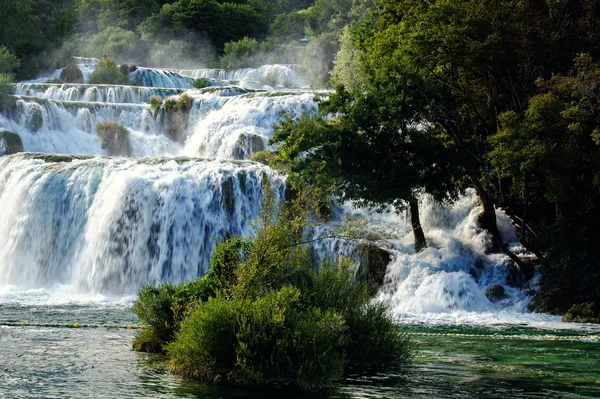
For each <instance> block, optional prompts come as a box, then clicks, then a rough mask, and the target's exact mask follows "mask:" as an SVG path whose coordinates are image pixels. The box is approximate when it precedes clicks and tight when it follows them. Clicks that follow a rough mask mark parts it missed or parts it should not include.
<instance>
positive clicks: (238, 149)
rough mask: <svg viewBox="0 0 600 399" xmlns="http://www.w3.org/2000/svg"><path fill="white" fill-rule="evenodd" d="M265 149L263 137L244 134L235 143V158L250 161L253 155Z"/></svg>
mask: <svg viewBox="0 0 600 399" xmlns="http://www.w3.org/2000/svg"><path fill="white" fill-rule="evenodd" d="M264 149H265V143H264V142H263V139H262V137H260V136H257V135H255V134H246V133H243V134H241V135H240V137H239V138H238V139H237V142H236V143H235V150H234V151H233V158H235V159H249V158H250V157H251V156H252V155H253V154H256V153H258V152H261V151H263V150H264Z"/></svg>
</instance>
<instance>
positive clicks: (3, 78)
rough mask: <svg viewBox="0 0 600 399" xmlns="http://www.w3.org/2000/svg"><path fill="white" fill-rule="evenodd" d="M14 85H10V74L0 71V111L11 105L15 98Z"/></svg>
mask: <svg viewBox="0 0 600 399" xmlns="http://www.w3.org/2000/svg"><path fill="white" fill-rule="evenodd" d="M14 94H15V87H14V86H13V85H12V75H11V74H8V73H0V111H2V110H4V109H8V108H10V107H12V106H13V105H14V104H15V102H16V100H15V97H14Z"/></svg>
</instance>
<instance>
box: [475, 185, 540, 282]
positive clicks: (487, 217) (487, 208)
mask: <svg viewBox="0 0 600 399" xmlns="http://www.w3.org/2000/svg"><path fill="white" fill-rule="evenodd" d="M472 182H473V185H474V186H475V190H476V191H477V195H478V197H479V202H480V204H481V206H482V207H483V212H482V213H481V214H480V215H479V225H480V227H481V228H483V229H485V230H487V231H489V232H490V234H491V235H492V246H491V248H490V252H500V251H502V252H503V253H504V254H505V255H507V256H508V257H509V258H510V259H511V260H512V261H513V262H514V263H515V267H516V269H517V270H516V272H517V274H519V275H522V276H523V275H524V276H525V278H526V279H529V278H531V276H533V273H532V270H530V269H531V267H530V266H528V265H526V264H525V263H523V261H522V260H521V259H519V257H518V256H517V255H515V254H513V253H512V252H511V251H510V250H509V249H508V247H507V246H506V245H505V244H504V242H503V241H502V237H500V231H499V230H498V223H497V221H496V207H495V205H494V201H493V199H492V197H491V196H490V195H489V193H488V192H487V191H486V190H485V189H484V188H483V187H482V186H481V184H480V183H479V181H478V180H476V179H472ZM514 280H515V283H521V281H519V280H520V278H519V277H518V276H516V277H515V278H514Z"/></svg>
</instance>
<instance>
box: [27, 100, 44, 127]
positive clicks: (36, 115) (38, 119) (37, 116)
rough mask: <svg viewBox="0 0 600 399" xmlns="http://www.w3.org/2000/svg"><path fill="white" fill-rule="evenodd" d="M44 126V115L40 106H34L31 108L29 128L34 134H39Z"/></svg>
mask: <svg viewBox="0 0 600 399" xmlns="http://www.w3.org/2000/svg"><path fill="white" fill-rule="evenodd" d="M43 124H44V114H43V113H42V107H41V106H40V105H39V104H32V105H31V106H30V108H29V118H28V120H27V128H28V129H29V130H31V131H32V132H38V131H39V130H40V129H41V128H42V125H43Z"/></svg>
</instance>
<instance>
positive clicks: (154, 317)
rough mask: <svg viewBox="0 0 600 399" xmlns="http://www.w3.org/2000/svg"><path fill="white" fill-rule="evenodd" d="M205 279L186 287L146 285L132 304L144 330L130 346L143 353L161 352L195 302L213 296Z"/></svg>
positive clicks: (184, 285) (185, 285)
mask: <svg viewBox="0 0 600 399" xmlns="http://www.w3.org/2000/svg"><path fill="white" fill-rule="evenodd" d="M206 281H207V280H206V279H202V280H197V281H191V282H189V283H186V284H181V285H173V284H169V283H163V284H160V285H159V286H158V287H152V286H146V287H144V288H142V290H141V291H140V293H139V294H138V299H137V300H136V301H135V302H134V304H133V310H134V311H135V312H136V314H137V315H138V317H139V318H140V321H141V322H142V323H143V324H144V325H145V326H146V327H147V328H145V329H143V330H142V331H141V333H140V334H139V335H138V336H137V337H136V339H135V341H134V343H133V347H134V349H136V350H139V351H143V352H160V351H162V347H163V345H164V344H165V343H167V342H170V341H171V340H173V337H174V334H175V331H177V329H178V327H179V324H180V323H181V321H182V320H183V319H184V316H185V315H187V313H188V312H189V309H193V308H194V306H195V304H196V301H205V300H207V299H208V297H209V296H210V295H211V294H213V291H211V290H210V288H209V287H208V286H207V284H206Z"/></svg>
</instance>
